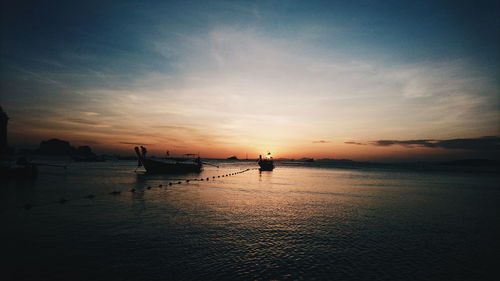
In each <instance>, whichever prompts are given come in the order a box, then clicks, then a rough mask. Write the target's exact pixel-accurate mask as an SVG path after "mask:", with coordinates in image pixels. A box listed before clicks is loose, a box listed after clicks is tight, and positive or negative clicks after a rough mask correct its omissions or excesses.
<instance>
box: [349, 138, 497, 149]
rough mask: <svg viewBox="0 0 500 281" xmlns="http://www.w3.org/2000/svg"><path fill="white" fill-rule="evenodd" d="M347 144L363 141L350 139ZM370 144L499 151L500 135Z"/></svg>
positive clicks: (389, 141)
mask: <svg viewBox="0 0 500 281" xmlns="http://www.w3.org/2000/svg"><path fill="white" fill-rule="evenodd" d="M344 143H345V144H357V145H362V143H359V142H354V141H349V142H344ZM369 144H371V145H375V146H392V145H401V146H405V147H409V148H412V147H428V148H444V149H463V150H471V151H483V152H484V151H499V150H500V137H497V136H484V137H480V138H467V139H448V140H432V139H421V140H376V141H372V142H370V143H369Z"/></svg>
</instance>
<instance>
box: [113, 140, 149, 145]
mask: <svg viewBox="0 0 500 281" xmlns="http://www.w3.org/2000/svg"><path fill="white" fill-rule="evenodd" d="M118 143H119V144H131V145H154V144H152V143H138V142H127V141H120V142H118Z"/></svg>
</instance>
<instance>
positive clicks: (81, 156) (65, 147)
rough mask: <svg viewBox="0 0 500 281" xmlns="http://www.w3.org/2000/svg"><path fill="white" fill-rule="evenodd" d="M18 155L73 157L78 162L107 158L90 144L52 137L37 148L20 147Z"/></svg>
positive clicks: (100, 160) (98, 160)
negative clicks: (100, 154) (95, 151)
mask: <svg viewBox="0 0 500 281" xmlns="http://www.w3.org/2000/svg"><path fill="white" fill-rule="evenodd" d="M17 154H18V155H30V156H57V157H71V158H72V159H73V160H75V161H78V162H102V161H105V160H106V158H105V157H103V156H98V155H97V154H95V153H94V152H93V151H92V148H91V147H90V146H87V145H84V146H79V147H74V146H72V145H71V144H70V142H68V141H65V140H60V139H50V140H46V141H42V142H40V146H39V147H38V148H37V149H35V150H29V149H20V150H19V151H18V153H17Z"/></svg>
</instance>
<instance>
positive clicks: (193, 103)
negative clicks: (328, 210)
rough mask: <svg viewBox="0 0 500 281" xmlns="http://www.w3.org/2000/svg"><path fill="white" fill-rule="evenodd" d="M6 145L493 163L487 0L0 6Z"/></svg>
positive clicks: (497, 117)
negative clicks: (52, 143) (54, 143)
mask: <svg viewBox="0 0 500 281" xmlns="http://www.w3.org/2000/svg"><path fill="white" fill-rule="evenodd" d="M1 10H2V12H1V13H2V15H1V42H0V45H1V60H0V94H1V95H0V105H1V106H2V108H3V109H4V111H5V112H6V113H7V114H8V115H9V117H10V120H9V128H8V130H9V131H8V133H9V144H10V145H12V146H14V147H18V148H19V147H36V146H37V145H38V144H39V143H40V141H42V140H47V139H50V138H59V139H64V140H68V141H70V142H71V144H73V145H75V146H76V145H90V146H91V147H92V148H93V150H94V151H97V152H99V153H120V154H132V153H133V151H132V150H133V146H134V145H137V144H142V145H146V146H147V147H148V150H149V151H151V152H152V153H153V154H155V153H156V154H163V153H164V151H166V150H170V151H171V153H173V154H182V153H189V152H195V153H198V152H199V153H200V154H201V155H202V156H204V157H228V156H231V155H236V156H238V157H240V158H244V157H245V156H246V154H248V155H249V157H257V155H258V154H265V153H267V151H271V152H272V153H273V154H274V155H275V157H283V158H301V157H314V158H348V159H354V160H373V161H376V160H381V161H392V160H398V161H399V160H405V159H411V160H422V159H458V158H464V157H465V158H471V157H472V158H474V157H490V158H491V157H493V158H495V157H496V158H499V157H500V156H499V147H500V138H499V136H500V125H499V124H500V91H499V86H500V75H499V74H500V73H499V67H500V66H499V61H500V36H499V34H500V32H499V31H500V21H499V18H500V7H499V4H498V1H467V2H460V1H375V0H364V1H361V0H359V1H356V0H354V1H284V0H283V1H2V9H1Z"/></svg>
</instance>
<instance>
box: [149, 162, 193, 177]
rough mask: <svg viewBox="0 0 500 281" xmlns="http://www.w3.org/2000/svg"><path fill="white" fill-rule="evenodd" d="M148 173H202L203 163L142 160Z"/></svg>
mask: <svg viewBox="0 0 500 281" xmlns="http://www.w3.org/2000/svg"><path fill="white" fill-rule="evenodd" d="M141 162H142V165H143V166H144V168H145V169H146V172H148V173H150V174H179V173H192V172H200V171H201V167H202V165H201V163H164V162H161V161H156V160H151V159H141Z"/></svg>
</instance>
